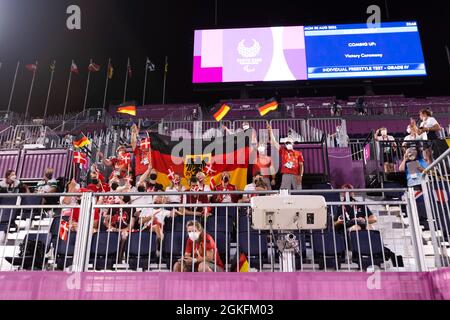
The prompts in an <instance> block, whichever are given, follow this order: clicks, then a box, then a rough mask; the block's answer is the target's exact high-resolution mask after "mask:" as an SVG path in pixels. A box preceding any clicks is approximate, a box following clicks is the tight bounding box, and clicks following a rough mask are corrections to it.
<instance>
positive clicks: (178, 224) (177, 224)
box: [164, 216, 198, 233]
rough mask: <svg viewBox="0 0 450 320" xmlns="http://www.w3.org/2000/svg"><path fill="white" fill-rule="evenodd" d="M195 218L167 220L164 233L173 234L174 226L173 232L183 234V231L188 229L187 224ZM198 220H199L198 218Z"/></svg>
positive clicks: (178, 217) (176, 217)
mask: <svg viewBox="0 0 450 320" xmlns="http://www.w3.org/2000/svg"><path fill="white" fill-rule="evenodd" d="M192 219H193V217H189V216H186V217H183V216H175V218H167V219H166V221H165V223H164V232H165V233H167V232H172V226H173V232H182V231H183V229H185V228H186V223H188V221H190V220H192ZM197 219H198V218H197Z"/></svg>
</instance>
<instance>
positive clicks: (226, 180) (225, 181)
mask: <svg viewBox="0 0 450 320" xmlns="http://www.w3.org/2000/svg"><path fill="white" fill-rule="evenodd" d="M230 181H231V176H230V173H229V172H226V171H225V172H222V183H221V184H219V185H218V186H216V191H218V192H223V191H237V189H236V186H234V185H232V184H231V183H230ZM238 201H239V195H237V194H219V195H214V196H213V197H212V202H214V203H237V202H238Z"/></svg>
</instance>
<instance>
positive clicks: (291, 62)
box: [193, 22, 426, 83]
mask: <svg viewBox="0 0 450 320" xmlns="http://www.w3.org/2000/svg"><path fill="white" fill-rule="evenodd" d="M425 75H426V68H425V62H424V57H423V52H422V45H421V42H420V36H419V30H418V27H417V23H416V22H389V23H382V24H381V25H380V26H379V27H377V28H374V27H368V26H367V25H366V24H349V25H323V26H306V27H302V26H298V27H272V28H247V29H216V30H197V31H195V41H194V66H193V82H194V83H230V82H260V81H296V80H314V79H345V78H375V77H398V76H425Z"/></svg>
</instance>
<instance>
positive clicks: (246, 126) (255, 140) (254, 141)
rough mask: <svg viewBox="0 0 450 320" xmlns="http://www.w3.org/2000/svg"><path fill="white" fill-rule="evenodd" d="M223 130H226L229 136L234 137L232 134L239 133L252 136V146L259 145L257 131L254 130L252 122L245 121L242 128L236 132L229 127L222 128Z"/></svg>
mask: <svg viewBox="0 0 450 320" xmlns="http://www.w3.org/2000/svg"><path fill="white" fill-rule="evenodd" d="M222 129H224V130H225V132H226V134H228V135H232V134H238V133H244V134H251V137H252V139H251V145H253V146H255V145H256V144H258V138H257V136H256V130H254V129H253V128H252V127H251V125H250V122H248V121H244V122H243V123H242V128H238V129H236V130H234V131H232V130H230V129H229V128H228V127H227V126H222Z"/></svg>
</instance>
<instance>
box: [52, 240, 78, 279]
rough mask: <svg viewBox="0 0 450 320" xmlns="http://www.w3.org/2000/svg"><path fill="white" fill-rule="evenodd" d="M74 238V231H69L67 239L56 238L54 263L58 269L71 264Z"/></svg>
mask: <svg viewBox="0 0 450 320" xmlns="http://www.w3.org/2000/svg"><path fill="white" fill-rule="evenodd" d="M76 238H77V234H76V232H70V233H69V235H68V239H67V240H61V239H60V238H59V237H58V238H57V241H56V242H57V246H56V265H57V269H58V270H64V268H67V267H69V266H71V265H72V263H73V254H74V251H75V241H76Z"/></svg>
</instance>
